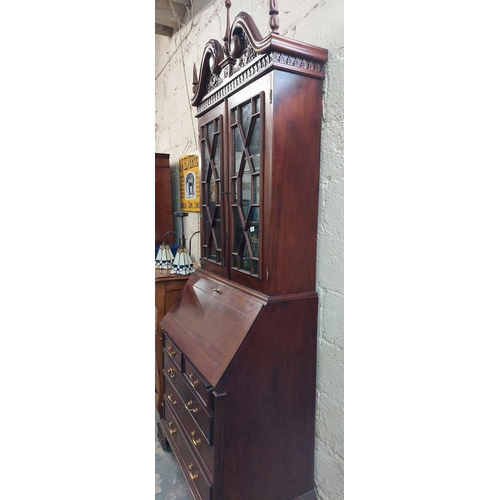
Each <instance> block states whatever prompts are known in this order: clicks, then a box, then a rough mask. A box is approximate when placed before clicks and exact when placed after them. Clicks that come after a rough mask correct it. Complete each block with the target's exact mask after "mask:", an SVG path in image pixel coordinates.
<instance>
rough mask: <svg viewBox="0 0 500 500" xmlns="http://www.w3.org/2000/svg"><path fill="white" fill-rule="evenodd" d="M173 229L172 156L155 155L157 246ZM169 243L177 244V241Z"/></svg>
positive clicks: (166, 154) (165, 154) (173, 240)
mask: <svg viewBox="0 0 500 500" xmlns="http://www.w3.org/2000/svg"><path fill="white" fill-rule="evenodd" d="M173 229H174V219H173V209H172V184H171V180H170V155H169V154H168V153H155V244H156V245H159V244H160V243H161V242H162V241H163V235H164V234H165V233H166V232H167V231H173ZM168 242H174V243H177V241H175V239H171V240H168V241H167V243H168Z"/></svg>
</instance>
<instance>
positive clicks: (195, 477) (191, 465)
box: [188, 464, 198, 481]
mask: <svg viewBox="0 0 500 500" xmlns="http://www.w3.org/2000/svg"><path fill="white" fill-rule="evenodd" d="M193 467H194V464H189V465H188V469H189V477H190V478H191V479H192V480H193V481H194V480H195V479H198V473H197V472H195V473H194V474H193V473H192V472H191V469H192V468H193Z"/></svg>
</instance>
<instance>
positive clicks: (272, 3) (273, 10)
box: [269, 0, 280, 33]
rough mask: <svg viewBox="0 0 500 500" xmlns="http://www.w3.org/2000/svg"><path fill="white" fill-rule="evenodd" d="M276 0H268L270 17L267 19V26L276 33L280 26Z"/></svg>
mask: <svg viewBox="0 0 500 500" xmlns="http://www.w3.org/2000/svg"><path fill="white" fill-rule="evenodd" d="M278 14H279V10H278V0H269V15H270V16H271V18H270V19H269V26H270V27H271V30H272V31H273V33H277V32H278V29H279V27H280V21H279V19H278Z"/></svg>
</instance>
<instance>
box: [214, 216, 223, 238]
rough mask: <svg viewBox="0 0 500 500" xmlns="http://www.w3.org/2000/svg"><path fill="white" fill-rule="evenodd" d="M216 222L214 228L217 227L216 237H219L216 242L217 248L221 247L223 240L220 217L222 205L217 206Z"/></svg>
mask: <svg viewBox="0 0 500 500" xmlns="http://www.w3.org/2000/svg"><path fill="white" fill-rule="evenodd" d="M214 218H215V223H214V229H215V237H216V239H217V241H216V242H215V243H216V246H217V248H219V247H220V242H221V241H222V238H221V226H222V223H221V219H220V207H217V208H216V209H215V216H214Z"/></svg>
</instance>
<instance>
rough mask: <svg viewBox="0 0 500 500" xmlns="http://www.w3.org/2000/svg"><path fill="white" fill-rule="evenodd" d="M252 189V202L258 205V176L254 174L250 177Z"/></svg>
mask: <svg viewBox="0 0 500 500" xmlns="http://www.w3.org/2000/svg"><path fill="white" fill-rule="evenodd" d="M252 183H253V190H252V200H253V201H252V204H254V205H258V204H259V199H260V196H259V194H260V176H259V175H254V176H253V177H252Z"/></svg>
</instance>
